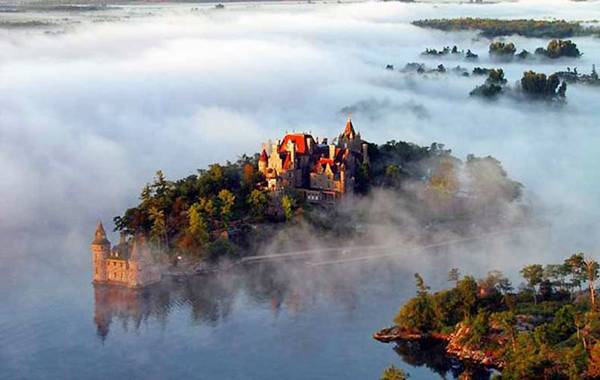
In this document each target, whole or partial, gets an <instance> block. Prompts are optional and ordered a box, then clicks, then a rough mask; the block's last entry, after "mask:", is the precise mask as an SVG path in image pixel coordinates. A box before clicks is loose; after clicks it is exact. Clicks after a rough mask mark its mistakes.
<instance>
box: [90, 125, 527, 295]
mask: <svg viewBox="0 0 600 380" xmlns="http://www.w3.org/2000/svg"><path fill="white" fill-rule="evenodd" d="M521 191H522V185H521V184H520V183H518V182H516V181H513V180H511V179H510V178H509V177H508V176H507V173H506V172H505V171H504V169H503V168H502V166H501V164H500V162H499V161H497V160H495V159H494V158H492V157H489V156H488V157H476V156H473V155H469V156H468V157H467V159H466V161H462V160H460V159H458V158H456V157H454V156H453V155H452V153H451V151H450V150H448V149H445V147H444V146H443V145H441V144H436V143H434V144H432V145H431V146H430V147H420V146H417V145H415V144H411V143H407V142H397V141H390V142H387V143H385V144H382V145H377V144H374V143H370V142H367V141H365V140H363V138H362V137H361V134H360V133H358V132H357V131H356V130H355V128H354V125H353V123H352V121H351V120H350V119H348V120H347V122H346V125H345V126H344V129H343V131H342V133H340V134H339V135H338V136H337V137H335V138H333V139H331V140H329V139H328V138H321V139H319V138H314V137H313V136H312V135H311V134H309V133H304V132H303V133H287V134H286V135H285V136H284V137H283V138H282V139H281V140H277V141H269V142H267V143H265V144H263V148H262V149H261V151H260V153H256V154H255V155H254V156H251V157H250V156H246V155H244V156H242V157H240V158H239V159H238V160H237V161H236V162H234V163H231V162H228V163H227V164H225V165H220V164H213V165H210V166H209V167H208V169H201V170H198V173H197V174H192V175H190V176H188V177H186V178H183V179H179V180H176V181H169V180H167V179H166V178H165V176H164V174H163V173H162V172H161V171H158V172H157V174H156V177H155V179H154V182H152V183H149V184H147V185H146V186H145V187H144V188H143V190H142V192H141V195H140V203H139V204H138V205H137V206H135V207H133V208H130V209H128V210H126V211H125V212H124V214H123V215H121V216H117V217H115V218H114V223H115V230H116V231H119V232H120V233H121V241H120V242H119V244H118V245H116V246H115V247H111V246H110V243H109V242H108V241H107V239H106V234H105V233H104V230H103V228H102V226H101V225H100V226H98V230H97V232H96V237H95V240H94V244H95V245H93V246H92V250H93V251H94V252H95V253H94V255H95V259H94V263H95V267H96V268H100V269H98V270H97V271H96V274H97V275H98V276H100V277H99V278H98V279H97V282H103V281H104V282H107V281H108V282H111V279H118V280H120V281H124V282H125V283H128V282H129V280H128V279H129V278H130V277H131V276H132V275H131V274H130V273H129V272H127V271H129V269H128V268H132V267H133V268H134V269H135V270H138V268H140V265H138V261H137V258H144V260H145V261H144V263H149V262H152V261H153V262H155V263H157V262H158V263H160V265H161V266H162V267H163V270H164V268H166V267H170V268H171V270H181V271H183V272H185V273H197V272H199V271H200V272H202V271H206V270H211V268H215V266H216V265H218V264H219V263H220V262H221V261H223V260H226V261H228V262H231V261H236V260H239V259H241V258H244V257H249V256H252V255H255V254H256V253H257V252H260V251H261V250H263V249H264V248H265V246H266V245H267V243H270V244H271V247H275V248H274V249H276V248H277V247H294V248H295V249H303V248H307V247H306V245H307V244H308V243H307V241H306V240H307V239H306V237H307V235H306V234H307V233H309V234H312V236H313V237H318V238H321V239H323V241H328V242H330V243H329V244H330V245H332V246H339V245H340V244H341V243H340V242H342V241H343V244H352V242H363V243H365V242H368V240H369V234H368V233H367V232H366V230H368V228H366V227H365V223H372V222H373V221H370V222H369V220H367V219H365V217H364V211H361V210H360V209H357V208H355V204H356V203H357V202H360V201H361V200H363V201H364V202H374V201H375V200H376V199H377V197H380V196H381V194H382V192H383V193H384V194H387V198H386V199H388V198H389V200H386V202H389V207H388V208H389V210H388V211H389V212H390V215H389V216H388V217H389V218H391V221H390V223H391V224H392V225H393V224H396V225H397V227H398V228H404V229H406V228H407V227H408V226H404V227H402V226H403V225H406V223H408V222H407V220H409V221H410V223H411V225H412V227H413V228H414V229H416V231H414V232H412V233H409V232H408V231H407V232H406V233H404V235H405V237H404V238H405V239H408V240H409V241H406V242H405V243H412V244H425V243H429V242H431V241H434V240H435V239H436V238H437V236H438V233H437V232H436V231H437V230H438V229H443V230H444V231H447V232H450V231H452V233H455V234H457V235H466V234H468V233H469V229H470V228H471V227H470V226H472V223H473V221H477V222H478V223H477V225H478V227H480V228H490V229H494V228H498V227H499V226H502V225H503V224H504V225H509V224H511V223H514V222H515V218H516V219H520V220H525V219H526V218H527V210H526V207H525V206H524V205H522V204H521V203H520V199H521ZM384 198H385V197H384ZM508 205H510V206H511V207H513V208H512V209H511V211H510V213H509V214H510V218H508V217H507V215H505V213H504V211H505V209H506V207H507V206H508ZM396 208H397V210H396V211H394V210H395V209H396ZM396 214H397V215H396ZM509 219H510V220H509ZM417 226H418V227H417ZM486 226H487V227H486ZM367 227H368V226H367ZM297 231H309V232H304V233H297ZM132 257H134V258H135V260H132V261H131V262H130V261H127V260H131V258H132ZM151 258H153V260H151ZM118 260H120V261H118ZM119 263H121V264H119ZM144 265H146V264H144ZM142 267H144V266H142ZM102 268H105V269H102ZM119 268H123V269H122V270H121V269H119ZM145 268H147V271H149V272H148V273H145V274H144V273H143V275H141V274H139V273H138V274H136V277H135V278H136V281H137V282H136V283H138V284H139V283H146V282H147V283H152V282H154V281H155V280H156V279H157V276H156V274H155V271H154V270H153V269H152V270H151V268H152V267H151V266H149V265H146V266H145ZM111 271H112V272H111ZM111 273H112V274H111ZM136 273H137V272H136ZM140 273H141V272H140ZM140 279H141V280H140ZM140 281H141V282H140Z"/></svg>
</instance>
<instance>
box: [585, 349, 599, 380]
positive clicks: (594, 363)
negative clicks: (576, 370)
mask: <svg viewBox="0 0 600 380" xmlns="http://www.w3.org/2000/svg"><path fill="white" fill-rule="evenodd" d="M585 373H586V375H587V376H588V377H589V378H592V379H600V342H597V343H596V344H594V345H593V346H592V348H591V349H590V352H589V359H588V367H587V370H586V372H585Z"/></svg>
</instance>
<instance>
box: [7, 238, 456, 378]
mask: <svg viewBox="0 0 600 380" xmlns="http://www.w3.org/2000/svg"><path fill="white" fill-rule="evenodd" d="M69 239H71V240H69V243H68V244H66V245H65V242H64V241H61V239H60V238H59V237H55V238H51V239H48V240H46V243H44V244H41V245H43V246H46V247H48V248H50V247H52V245H53V244H55V245H56V247H59V246H60V247H69V246H70V247H72V248H64V249H67V250H68V249H73V250H76V249H80V251H78V252H79V256H74V255H72V252H67V253H65V254H64V256H63V257H71V258H72V257H77V258H76V259H73V261H72V262H68V261H67V260H66V259H65V260H57V259H56V257H57V256H56V255H51V254H50V252H48V256H46V259H41V260H40V259H39V257H43V255H42V254H41V253H38V256H39V257H38V258H37V259H36V260H32V261H30V260H28V259H27V256H26V255H25V256H23V258H22V259H21V260H16V261H15V263H14V266H13V268H12V269H11V268H9V267H8V266H5V267H4V268H3V273H2V275H3V279H4V280H5V281H7V283H8V284H9V285H10V286H3V287H2V290H1V291H2V294H1V295H2V297H3V299H4V301H3V303H2V305H3V307H2V309H1V310H0V363H1V365H0V378H7V379H57V378H68V379H79V378H92V379H96V378H98V379H100V378H139V379H164V378H180V377H182V376H183V377H190V376H193V377H194V378H202V379H281V378H286V379H337V378H339V379H347V378H355V379H369V378H378V376H379V375H380V374H381V372H382V370H383V368H385V367H387V366H388V365H390V364H394V365H396V366H398V367H402V368H404V369H406V370H408V371H409V372H410V374H411V376H412V378H414V379H429V378H437V377H439V374H436V373H435V372H433V371H431V370H430V369H428V368H427V367H426V366H424V363H423V362H422V358H421V359H418V358H412V359H411V358H408V359H407V358H405V359H407V361H404V360H403V359H402V358H401V356H399V355H398V354H397V353H396V352H395V351H394V350H393V346H392V345H387V344H382V343H379V342H377V341H375V340H373V339H372V338H371V334H372V333H373V332H374V331H376V330H377V329H379V328H381V327H385V326H388V325H390V323H391V322H390V321H391V319H392V318H393V316H394V314H395V313H396V311H397V310H398V307H399V305H400V304H401V303H402V302H403V301H404V300H406V299H407V298H408V297H410V296H412V295H413V294H414V279H413V273H414V271H415V270H418V269H423V270H425V274H426V276H427V277H428V278H430V279H431V282H430V283H431V284H433V285H443V284H444V282H445V275H444V273H445V270H446V267H447V265H450V263H449V262H448V257H446V256H445V253H444V252H436V253H431V252H430V253H428V254H424V255H423V256H422V257H421V258H420V259H418V258H411V262H412V264H411V265H406V264H407V262H406V260H392V261H370V262H362V263H359V264H351V265H350V264H343V265H335V266H332V265H324V266H311V265H307V264H306V263H299V262H296V263H284V264H277V265H274V264H260V265H257V264H254V265H252V266H247V267H240V268H238V269H236V270H232V271H229V272H227V273H221V274H218V275H207V276H197V277H194V278H190V279H187V280H180V281H175V280H165V281H163V282H162V283H161V284H160V285H159V286H155V287H152V288H150V289H147V290H144V291H137V292H136V291H131V290H127V289H121V288H114V287H94V286H92V284H91V283H90V269H89V264H90V263H89V261H88V260H89V259H90V257H89V252H88V250H87V249H88V248H87V245H86V244H85V243H87V242H85V241H84V240H83V238H82V240H81V243H80V244H74V243H73V241H78V240H77V239H76V238H69ZM19 244H21V243H19ZM19 244H16V245H15V249H16V250H17V252H18V250H19V249H24V248H25V249H32V247H29V246H28V247H22V246H18V245H19ZM38 249H39V248H38ZM57 249H58V248H57ZM434 254H435V255H434ZM430 255H433V256H430ZM432 257H435V258H433V259H434V260H436V262H438V263H439V268H440V269H437V270H438V271H439V273H437V276H436V273H435V271H436V269H431V268H432V266H431V265H430V264H431V261H430V260H432ZM39 261H42V262H43V263H42V264H39V263H38V264H34V262H39ZM399 262H402V263H399ZM425 267H427V268H429V269H425ZM25 268H29V269H30V270H29V272H28V271H27V270H26V269H25ZM442 268H443V269H442ZM4 269H6V272H4ZM432 270H433V272H432ZM408 363H412V364H415V365H411V364H408ZM449 377H450V378H451V377H452V376H449Z"/></svg>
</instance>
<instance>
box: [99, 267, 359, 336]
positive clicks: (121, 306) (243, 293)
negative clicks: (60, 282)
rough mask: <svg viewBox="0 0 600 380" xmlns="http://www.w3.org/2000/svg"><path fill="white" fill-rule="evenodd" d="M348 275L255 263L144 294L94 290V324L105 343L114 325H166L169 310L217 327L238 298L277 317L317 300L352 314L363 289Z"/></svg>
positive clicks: (165, 282) (141, 291) (306, 307)
mask: <svg viewBox="0 0 600 380" xmlns="http://www.w3.org/2000/svg"><path fill="white" fill-rule="evenodd" d="M330 269H331V268H330ZM344 274H345V275H341V273H339V271H337V270H326V271H323V270H318V269H317V270H314V271H310V272H309V271H307V268H306V266H303V265H286V266H281V265H274V264H260V265H256V264H254V265H250V266H247V267H244V268H240V269H237V270H235V271H232V272H227V273H221V274H218V275H203V276H194V277H188V278H166V279H164V280H163V281H162V282H161V283H159V284H155V285H152V286H149V287H146V288H144V289H130V288H125V287H120V286H114V285H103V284H102V285H94V322H95V324H96V327H97V335H98V337H100V339H102V340H105V339H106V338H107V337H108V335H109V333H110V326H111V324H112V323H113V322H120V323H121V324H122V325H123V326H124V329H125V330H127V329H129V327H131V326H133V328H134V329H135V330H137V329H139V327H140V326H141V324H142V322H144V321H145V320H147V319H149V318H151V317H152V318H155V319H157V320H166V319H167V318H168V316H169V314H170V313H171V311H173V310H179V309H181V308H184V307H186V308H189V310H190V312H191V319H192V321H194V322H196V323H202V324H208V325H210V326H216V325H217V324H218V323H219V321H221V320H223V319H226V318H227V317H228V316H229V315H230V313H231V312H232V309H233V304H234V302H235V301H236V300H237V299H239V298H244V299H245V300H246V302H251V303H253V304H256V305H259V306H262V307H263V308H270V309H271V311H272V314H273V316H274V317H275V318H276V317H277V316H278V315H279V313H280V312H281V310H282V309H285V310H286V312H287V314H288V315H291V316H293V315H298V314H299V313H301V312H303V311H305V310H309V309H311V308H312V307H313V306H314V305H315V304H316V303H317V302H319V300H323V301H324V302H325V303H334V304H335V305H337V306H341V307H342V309H343V310H346V311H348V312H351V311H352V310H354V309H356V307H357V302H358V295H357V292H356V289H357V288H358V287H359V284H356V283H354V281H355V277H353V276H348V273H347V271H344Z"/></svg>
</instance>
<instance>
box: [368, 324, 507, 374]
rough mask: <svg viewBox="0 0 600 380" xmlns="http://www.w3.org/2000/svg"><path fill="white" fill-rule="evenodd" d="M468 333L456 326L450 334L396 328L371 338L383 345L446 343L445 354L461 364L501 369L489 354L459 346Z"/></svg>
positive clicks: (497, 361) (500, 365)
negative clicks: (415, 342)
mask: <svg viewBox="0 0 600 380" xmlns="http://www.w3.org/2000/svg"><path fill="white" fill-rule="evenodd" d="M467 333H468V327H466V326H464V325H462V324H461V325H459V326H457V329H456V330H455V331H454V332H453V333H451V334H442V333H429V334H423V333H420V332H414V331H407V330H404V329H401V328H400V327H398V326H392V327H388V328H384V329H381V330H379V331H377V332H376V333H374V334H373V338H374V339H375V340H378V341H380V342H383V343H391V342H399V341H413V342H414V341H427V340H435V341H441V342H445V343H446V347H445V351H446V354H447V355H449V356H452V357H454V358H456V359H458V360H460V361H463V362H470V363H474V364H477V365H480V366H483V367H486V368H493V369H502V367H504V362H503V361H501V360H499V359H498V358H496V357H494V356H493V355H492V354H491V353H489V352H484V351H481V350H476V349H471V348H469V347H466V346H465V345H463V344H461V340H462V338H463V337H464V336H465V335H466V334H467Z"/></svg>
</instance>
